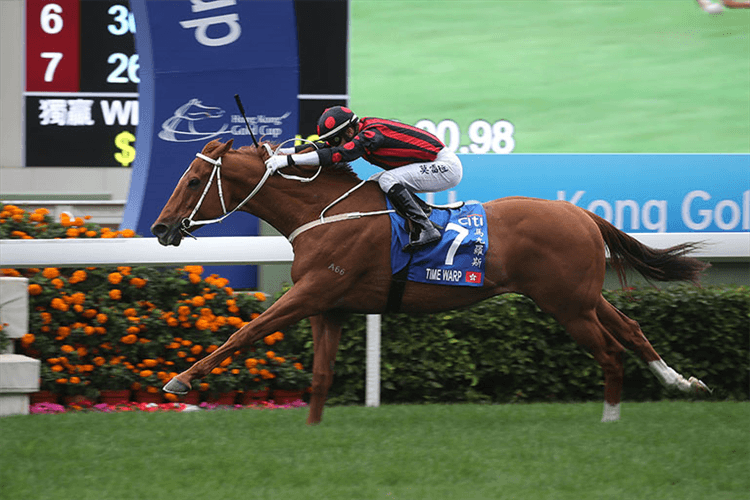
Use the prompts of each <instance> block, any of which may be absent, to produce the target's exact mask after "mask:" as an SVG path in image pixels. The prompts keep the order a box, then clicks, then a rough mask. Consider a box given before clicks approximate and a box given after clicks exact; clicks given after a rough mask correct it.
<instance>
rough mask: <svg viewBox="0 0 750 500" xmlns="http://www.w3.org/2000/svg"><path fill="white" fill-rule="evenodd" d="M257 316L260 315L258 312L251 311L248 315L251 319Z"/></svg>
mask: <svg viewBox="0 0 750 500" xmlns="http://www.w3.org/2000/svg"><path fill="white" fill-rule="evenodd" d="M258 316H260V314H259V313H252V314H251V315H250V319H251V320H253V319H255V318H257V317H258Z"/></svg>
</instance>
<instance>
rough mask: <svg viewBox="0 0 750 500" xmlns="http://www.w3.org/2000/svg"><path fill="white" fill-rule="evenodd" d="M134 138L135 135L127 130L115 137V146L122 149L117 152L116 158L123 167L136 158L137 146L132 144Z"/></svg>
mask: <svg viewBox="0 0 750 500" xmlns="http://www.w3.org/2000/svg"><path fill="white" fill-rule="evenodd" d="M134 140H135V136H134V135H133V134H131V133H130V132H128V131H127V130H126V131H125V132H120V133H119V134H117V137H115V146H117V147H118V148H120V150H121V151H120V152H119V153H115V160H117V162H118V163H119V164H120V165H122V166H123V167H127V166H128V165H130V164H131V163H133V160H135V148H134V147H133V146H131V145H130V143H131V142H133V141H134Z"/></svg>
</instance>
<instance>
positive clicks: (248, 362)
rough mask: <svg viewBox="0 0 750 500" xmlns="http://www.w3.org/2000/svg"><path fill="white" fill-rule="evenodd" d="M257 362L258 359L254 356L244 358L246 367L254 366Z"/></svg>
mask: <svg viewBox="0 0 750 500" xmlns="http://www.w3.org/2000/svg"><path fill="white" fill-rule="evenodd" d="M257 364H258V360H257V359H255V358H247V359H246V360H245V366H246V367H248V368H255V365H257Z"/></svg>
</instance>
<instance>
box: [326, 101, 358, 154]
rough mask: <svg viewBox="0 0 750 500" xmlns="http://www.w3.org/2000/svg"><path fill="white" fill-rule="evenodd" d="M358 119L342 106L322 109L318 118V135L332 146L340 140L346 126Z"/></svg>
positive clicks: (355, 122)
mask: <svg viewBox="0 0 750 500" xmlns="http://www.w3.org/2000/svg"><path fill="white" fill-rule="evenodd" d="M358 121H359V118H357V115H355V114H354V112H353V111H352V110H351V109H349V108H346V107H344V106H333V107H331V108H328V109H326V110H325V111H323V114H322V115H320V118H319V119H318V136H319V138H320V139H321V140H324V141H327V142H328V143H329V144H331V145H333V146H337V145H338V144H339V143H340V142H341V136H342V135H343V132H344V130H345V129H346V127H348V126H350V125H356V124H357V122H358Z"/></svg>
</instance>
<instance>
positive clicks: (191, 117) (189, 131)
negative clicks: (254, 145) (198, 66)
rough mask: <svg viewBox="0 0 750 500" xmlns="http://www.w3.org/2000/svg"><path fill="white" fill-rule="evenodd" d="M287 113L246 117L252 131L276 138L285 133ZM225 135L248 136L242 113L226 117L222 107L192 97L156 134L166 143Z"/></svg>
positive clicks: (202, 139) (200, 139)
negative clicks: (206, 103) (209, 104)
mask: <svg viewBox="0 0 750 500" xmlns="http://www.w3.org/2000/svg"><path fill="white" fill-rule="evenodd" d="M290 115H291V112H290V111H287V112H286V113H284V114H282V115H281V116H266V115H255V116H248V117H247V120H248V123H249V124H250V128H251V129H252V130H253V134H256V135H258V136H260V137H270V138H273V139H278V138H279V137H280V136H282V134H284V120H285V119H286V118H288V117H289V116H290ZM225 134H231V135H235V136H237V135H250V132H248V130H247V126H246V125H245V120H244V119H243V118H242V116H241V115H230V116H227V113H226V111H224V110H223V109H222V108H220V107H217V106H207V105H205V104H203V102H202V101H201V100H200V99H195V98H193V99H190V100H189V101H188V102H186V103H185V104H183V105H182V106H180V107H179V108H177V109H176V110H175V112H174V114H173V115H172V116H171V117H170V118H168V119H167V120H165V121H164V123H162V125H161V131H160V132H159V134H158V135H159V138H160V139H162V140H164V141H169V142H196V141H206V140H209V139H213V138H215V137H218V136H220V135H225Z"/></svg>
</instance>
